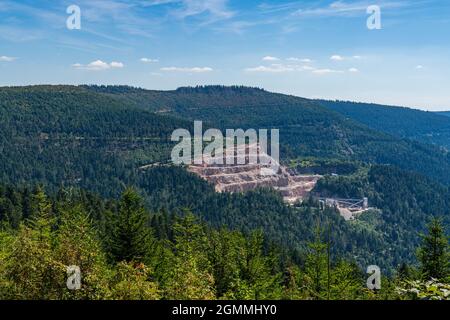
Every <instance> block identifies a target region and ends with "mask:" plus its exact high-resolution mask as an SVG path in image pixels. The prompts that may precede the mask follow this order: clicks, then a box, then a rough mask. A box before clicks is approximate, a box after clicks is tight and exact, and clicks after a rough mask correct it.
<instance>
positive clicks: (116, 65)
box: [109, 61, 124, 68]
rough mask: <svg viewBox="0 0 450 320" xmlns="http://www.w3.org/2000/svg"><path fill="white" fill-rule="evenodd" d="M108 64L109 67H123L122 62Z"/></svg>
mask: <svg viewBox="0 0 450 320" xmlns="http://www.w3.org/2000/svg"><path fill="white" fill-rule="evenodd" d="M109 65H110V67H111V68H123V67H124V64H123V63H122V62H116V61H113V62H111V63H110V64H109Z"/></svg>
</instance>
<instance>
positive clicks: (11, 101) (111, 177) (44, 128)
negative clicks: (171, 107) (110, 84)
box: [0, 86, 192, 195]
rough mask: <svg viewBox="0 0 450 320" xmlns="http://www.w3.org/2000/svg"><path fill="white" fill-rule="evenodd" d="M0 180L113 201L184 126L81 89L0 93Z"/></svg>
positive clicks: (168, 147) (164, 157)
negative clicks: (89, 192) (86, 193)
mask: <svg viewBox="0 0 450 320" xmlns="http://www.w3.org/2000/svg"><path fill="white" fill-rule="evenodd" d="M0 121H1V126H0V146H1V150H2V152H1V153H0V179H1V181H2V182H3V183H13V184H19V185H21V184H33V183H38V182H39V183H44V184H45V185H47V186H48V187H49V188H51V189H53V190H54V189H55V188H57V187H59V186H73V185H75V186H80V187H84V188H87V189H89V190H93V191H97V192H99V193H101V194H103V195H118V194H119V193H120V191H121V190H123V187H124V185H127V184H132V183H134V182H135V181H136V174H137V170H136V168H137V167H138V166H139V165H144V164H148V163H152V162H157V161H166V160H167V159H168V157H169V154H170V150H171V148H172V143H171V142H170V140H169V139H170V135H171V133H172V131H173V130H174V129H176V128H179V127H185V128H190V126H192V124H191V123H190V122H187V121H182V120H178V119H173V118H168V117H164V116H159V115H155V114H154V113H150V112H148V111H143V110H140V109H136V108H134V107H133V106H131V105H127V104H124V103H123V102H121V101H117V100H116V99H112V98H109V97H106V96H99V95H97V94H95V93H92V92H90V91H88V90H85V89H83V88H77V87H68V86H57V87H51V86H39V87H24V88H2V89H0Z"/></svg>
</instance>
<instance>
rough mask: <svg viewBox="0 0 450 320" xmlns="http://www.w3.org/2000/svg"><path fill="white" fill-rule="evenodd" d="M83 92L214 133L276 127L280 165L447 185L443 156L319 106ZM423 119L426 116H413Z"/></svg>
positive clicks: (177, 93) (273, 96) (275, 98)
mask: <svg viewBox="0 0 450 320" xmlns="http://www.w3.org/2000/svg"><path fill="white" fill-rule="evenodd" d="M86 88H87V89H88V90H90V91H93V92H96V93H99V94H102V95H107V96H108V97H116V98H118V99H120V100H122V101H123V102H124V104H132V105H134V106H135V107H136V108H141V109H144V110H150V111H153V112H157V113H158V114H165V115H171V116H174V117H178V118H182V119H188V120H191V121H192V120H203V121H205V122H206V123H208V125H210V126H213V127H216V128H221V129H226V128H244V129H245V128H278V129H280V144H281V154H282V156H283V157H284V160H289V159H296V158H304V157H316V158H328V159H342V160H355V161H364V162H369V163H378V164H393V165H396V166H399V167H400V168H403V169H406V170H411V171H416V172H420V173H422V174H425V175H428V176H430V177H433V178H435V179H437V180H439V181H441V182H443V183H446V184H450V156H449V155H448V153H447V152H446V151H444V150H441V149H440V148H439V147H434V146H432V145H429V144H424V143H420V142H416V141H412V140H409V139H403V138H402V137H401V136H397V137H396V136H394V134H392V133H389V134H387V133H386V132H382V131H381V130H380V129H378V130H374V129H373V128H369V126H370V124H366V123H361V122H359V121H356V120H354V119H350V117H348V116H343V115H342V114H340V113H339V112H336V111H334V110H330V108H329V107H328V106H325V105H323V104H322V103H319V102H318V101H313V100H308V99H303V98H298V97H295V96H288V95H283V94H277V93H271V92H267V91H264V90H262V89H259V88H247V87H237V86H235V87H223V86H207V87H196V88H180V89H178V90H174V91H152V90H144V89H137V88H131V87H121V86H112V87H111V86H110V87H106V86H89V87H86ZM423 115H427V113H419V114H418V116H423ZM434 116H435V117H436V118H437V119H441V120H442V124H441V125H440V126H439V128H443V127H444V126H445V124H446V123H447V122H446V121H447V118H446V117H442V116H439V115H434ZM426 122H427V119H425V120H423V121H421V123H426ZM436 126H437V125H436ZM442 130H443V129H442ZM383 131H386V130H383ZM408 138H410V137H409V136H408Z"/></svg>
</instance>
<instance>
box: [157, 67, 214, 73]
mask: <svg viewBox="0 0 450 320" xmlns="http://www.w3.org/2000/svg"><path fill="white" fill-rule="evenodd" d="M160 70H161V71H165V72H186V73H206V72H212V71H214V69H212V68H210V67H193V68H186V67H164V68H161V69H160Z"/></svg>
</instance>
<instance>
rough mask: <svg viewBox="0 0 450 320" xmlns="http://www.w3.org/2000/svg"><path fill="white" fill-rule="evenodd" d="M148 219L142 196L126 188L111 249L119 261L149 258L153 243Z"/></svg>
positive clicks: (139, 260) (136, 260)
mask: <svg viewBox="0 0 450 320" xmlns="http://www.w3.org/2000/svg"><path fill="white" fill-rule="evenodd" d="M148 219H149V215H148V213H147V212H146V210H145V209H144V206H143V203H142V199H141V197H140V196H139V195H138V194H137V193H136V191H134V190H133V189H127V190H125V192H124V193H123V195H122V198H121V200H120V203H119V212H118V215H117V218H116V222H115V226H114V231H113V236H112V237H113V239H112V248H111V251H112V255H113V257H114V259H115V260H116V261H117V262H121V261H127V262H131V261H134V262H144V261H145V260H146V259H147V257H148V255H149V253H150V249H151V244H152V234H151V229H150V228H149V225H148Z"/></svg>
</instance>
